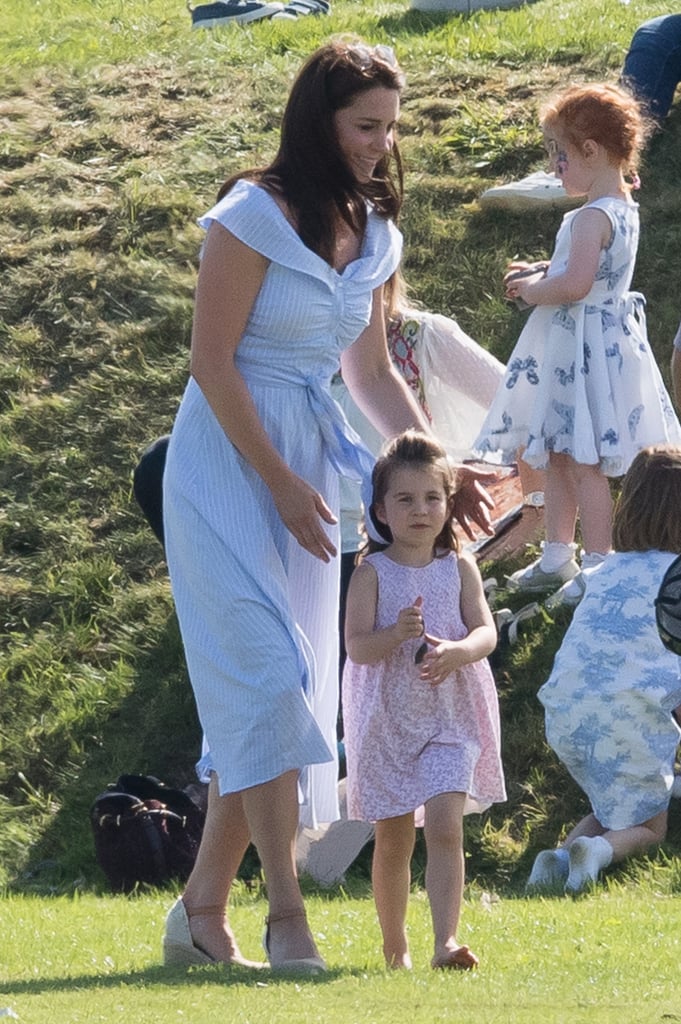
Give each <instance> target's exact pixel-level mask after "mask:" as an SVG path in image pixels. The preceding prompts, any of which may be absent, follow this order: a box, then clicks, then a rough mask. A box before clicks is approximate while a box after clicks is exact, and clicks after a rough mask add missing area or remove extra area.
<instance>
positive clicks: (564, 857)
mask: <svg viewBox="0 0 681 1024" xmlns="http://www.w3.org/2000/svg"><path fill="white" fill-rule="evenodd" d="M569 871H570V855H569V853H568V851H567V850H566V849H565V847H564V846H560V847H558V848H557V849H555V850H542V851H541V853H538V854H537V856H536V858H535V861H534V864H533V865H532V871H531V872H530V877H529V878H528V879H527V882H526V884H525V888H526V889H541V888H546V889H548V888H551V887H552V886H558V885H565V882H566V881H567V877H568V874H569Z"/></svg>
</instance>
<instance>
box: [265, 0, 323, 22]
mask: <svg viewBox="0 0 681 1024" xmlns="http://www.w3.org/2000/svg"><path fill="white" fill-rule="evenodd" d="M330 11H331V7H330V5H329V3H328V2H327V0H289V3H287V4H286V7H285V8H284V10H283V11H278V12H277V13H276V14H274V15H273V16H272V21H277V20H278V21H283V20H284V19H286V20H288V21H294V20H295V19H296V18H302V17H304V16H305V15H307V14H329V13H330Z"/></svg>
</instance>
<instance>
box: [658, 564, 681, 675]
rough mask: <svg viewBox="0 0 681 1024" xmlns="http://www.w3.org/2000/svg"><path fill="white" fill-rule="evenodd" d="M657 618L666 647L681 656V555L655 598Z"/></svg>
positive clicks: (667, 574)
mask: <svg viewBox="0 0 681 1024" xmlns="http://www.w3.org/2000/svg"><path fill="white" fill-rule="evenodd" d="M655 618H656V621H657V630H658V633H659V634H660V640H661V641H662V643H663V644H664V646H665V647H666V648H667V650H668V651H671V652H672V653H673V654H678V655H681V555H679V557H678V558H675V559H674V561H673V562H672V564H671V565H670V566H669V568H668V569H667V571H666V573H665V574H664V576H663V577H662V584H661V586H660V589H659V591H658V595H657V597H656V598H655Z"/></svg>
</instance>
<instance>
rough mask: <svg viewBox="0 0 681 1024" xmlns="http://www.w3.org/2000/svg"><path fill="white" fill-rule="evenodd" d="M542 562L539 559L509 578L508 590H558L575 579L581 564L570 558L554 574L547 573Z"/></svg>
mask: <svg viewBox="0 0 681 1024" xmlns="http://www.w3.org/2000/svg"><path fill="white" fill-rule="evenodd" d="M540 562H541V558H537V559H536V560H535V561H534V562H531V563H530V565H528V566H526V567H525V568H524V569H518V571H517V572H514V573H513V575H512V576H509V577H508V580H507V583H506V585H507V587H508V589H509V590H526V591H527V592H528V593H540V592H542V591H544V590H557V589H558V588H559V587H562V586H563V584H564V583H567V582H568V581H569V580H571V579H573V578H574V577H575V576H576V575H577V573H578V572H579V562H577V561H576V559H574V558H569V559H568V560H567V562H565V563H564V564H563V565H561V566H559V567H558V569H555V570H554V571H553V572H545V571H544V570H543V569H542V568H541V565H540Z"/></svg>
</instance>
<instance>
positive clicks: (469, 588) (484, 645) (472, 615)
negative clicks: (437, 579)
mask: <svg viewBox="0 0 681 1024" xmlns="http://www.w3.org/2000/svg"><path fill="white" fill-rule="evenodd" d="M459 573H460V575H461V617H462V619H463V622H464V624H465V626H466V627H467V629H468V635H467V636H465V637H464V638H463V640H442V639H439V638H438V637H435V636H432V635H431V634H430V633H428V609H427V607H426V608H424V618H425V621H426V634H425V639H426V643H428V644H429V645H430V646H431V648H432V650H429V651H428V653H427V654H426V656H425V657H424V659H423V662H422V663H421V673H420V677H421V679H423V680H424V681H425V682H427V683H430V684H431V685H432V686H439V685H440V683H443V682H444V681H445V679H446V678H447V676H449V675H451V673H452V672H455V671H456V670H457V669H458V668H462V666H464V665H469V664H470V663H471V662H474V661H480V659H481V658H485V657H487V655H488V654H491V653H492V651H493V650H494V648H495V647H496V645H497V631H496V629H495V626H494V619H493V618H492V613H491V611H490V610H489V605H488V604H487V600H486V598H485V592H484V589H483V585H482V577H481V576H480V570H479V569H478V566H477V563H476V561H475V558H474V557H473V556H472V555H471V554H469V553H468V552H462V553H461V554H460V555H459Z"/></svg>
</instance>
